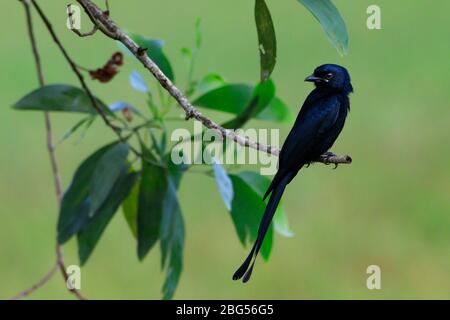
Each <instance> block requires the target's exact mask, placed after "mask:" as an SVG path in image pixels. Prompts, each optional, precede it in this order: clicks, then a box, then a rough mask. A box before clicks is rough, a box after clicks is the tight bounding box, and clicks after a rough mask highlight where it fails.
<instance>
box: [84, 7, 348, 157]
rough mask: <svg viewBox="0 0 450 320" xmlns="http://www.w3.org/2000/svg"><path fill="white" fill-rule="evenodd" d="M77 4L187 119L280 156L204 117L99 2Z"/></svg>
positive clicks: (228, 137) (247, 144)
mask: <svg viewBox="0 0 450 320" xmlns="http://www.w3.org/2000/svg"><path fill="white" fill-rule="evenodd" d="M77 1H78V3H79V4H80V5H81V6H82V7H83V8H84V10H85V11H86V13H87V15H88V16H89V17H90V18H91V20H92V22H93V23H95V24H97V26H98V28H99V30H101V31H102V32H103V33H104V34H105V35H106V36H108V37H110V38H112V39H114V40H118V41H120V42H121V43H122V44H123V45H125V47H127V48H128V50H130V52H131V53H132V54H133V55H134V56H135V57H136V58H137V59H138V60H139V61H140V62H141V63H142V64H143V66H144V67H145V68H146V69H147V70H149V71H150V72H151V73H152V75H153V76H154V77H155V78H156V79H157V80H158V81H159V83H160V84H161V86H162V87H163V88H164V89H166V90H167V92H169V94H170V95H171V96H172V97H173V98H174V99H175V100H176V101H177V103H178V104H179V106H180V107H181V108H183V110H184V111H185V113H186V119H191V118H194V119H196V120H198V121H200V122H201V123H202V124H203V125H204V126H205V127H207V128H209V129H212V130H215V131H217V132H218V133H219V134H220V135H221V136H222V137H223V138H227V139H230V140H233V141H235V142H236V143H238V144H239V145H241V146H244V147H249V148H253V149H256V150H259V151H263V152H266V153H270V154H273V155H278V154H279V152H280V150H279V149H278V148H275V147H272V146H270V145H265V144H261V143H259V142H256V141H253V140H251V139H249V138H248V137H242V136H239V135H237V134H236V133H235V132H234V131H233V130H228V129H225V128H223V127H222V126H220V125H219V124H217V123H216V122H214V121H213V120H211V119H209V118H208V117H206V116H204V115H203V114H202V113H201V112H200V111H198V110H197V109H196V108H195V107H194V106H193V105H192V104H191V103H190V102H189V100H188V99H187V97H186V96H185V95H184V94H183V93H182V92H181V91H180V89H178V88H177V87H176V86H175V85H174V84H173V83H172V82H171V81H170V79H169V78H168V77H167V76H166V75H165V74H164V73H163V72H162V71H161V69H160V68H159V67H158V66H157V65H156V63H155V62H154V61H153V60H152V59H150V58H149V56H148V55H147V54H146V52H145V50H144V49H143V48H140V47H139V46H138V45H137V44H136V42H134V41H133V39H131V38H130V37H129V36H128V35H127V34H126V33H125V32H124V31H123V30H122V29H120V28H119V27H118V26H117V25H116V23H115V22H114V21H113V20H112V19H111V18H110V15H109V14H105V12H103V11H102V10H101V9H100V8H99V7H98V6H97V5H96V4H94V3H93V2H92V1H91V0H77ZM317 162H322V163H325V164H329V163H333V164H348V163H351V158H350V157H349V156H334V157H329V156H328V157H327V156H326V155H324V156H322V157H320V158H319V159H317Z"/></svg>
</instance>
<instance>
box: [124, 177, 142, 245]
mask: <svg viewBox="0 0 450 320" xmlns="http://www.w3.org/2000/svg"><path fill="white" fill-rule="evenodd" d="M138 199H139V183H136V184H135V185H134V186H133V189H132V190H131V192H130V194H129V195H128V197H127V198H126V199H125V201H124V202H123V203H122V211H123V215H124V216H125V220H126V221H127V223H128V226H129V227H130V230H131V233H132V234H133V236H134V237H135V238H137V212H138Z"/></svg>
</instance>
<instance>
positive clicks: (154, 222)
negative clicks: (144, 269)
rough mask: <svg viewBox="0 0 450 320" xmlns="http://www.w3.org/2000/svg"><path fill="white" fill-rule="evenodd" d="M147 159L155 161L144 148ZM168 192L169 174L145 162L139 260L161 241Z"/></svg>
mask: <svg viewBox="0 0 450 320" xmlns="http://www.w3.org/2000/svg"><path fill="white" fill-rule="evenodd" d="M143 155H144V157H145V158H147V159H152V160H155V159H154V157H153V156H152V154H151V153H150V152H149V151H148V150H146V149H145V148H143ZM166 191H167V172H166V171H165V170H164V168H162V167H160V166H158V165H156V164H153V163H150V162H149V161H143V166H142V176H141V183H140V188H139V202H138V225H137V230H138V250H137V251H138V258H139V259H140V260H143V259H144V258H145V256H146V255H147V253H148V252H149V251H150V249H151V248H152V247H153V246H154V245H155V243H156V241H158V239H159V231H160V225H161V219H162V216H163V211H164V198H165V194H166Z"/></svg>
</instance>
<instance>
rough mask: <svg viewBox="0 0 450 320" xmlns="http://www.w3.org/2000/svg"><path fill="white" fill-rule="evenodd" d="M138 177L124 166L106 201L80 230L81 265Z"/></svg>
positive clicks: (79, 252)
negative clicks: (128, 171)
mask: <svg viewBox="0 0 450 320" xmlns="http://www.w3.org/2000/svg"><path fill="white" fill-rule="evenodd" d="M136 178H137V174H136V173H127V169H126V168H122V171H121V174H120V177H119V178H118V179H117V181H116V182H115V183H114V185H113V187H112V189H111V192H110V193H109V194H108V197H107V199H106V200H105V202H104V203H103V204H102V206H101V207H100V208H99V209H98V211H97V212H96V213H95V216H94V217H93V218H92V219H89V221H88V222H87V224H86V225H85V226H84V227H83V228H82V229H81V230H80V231H79V232H78V234H77V240H78V256H79V258H80V264H81V265H84V264H85V263H86V262H87V260H88V259H89V257H90V255H91V253H92V252H93V251H94V248H95V246H96V245H97V243H98V241H99V240H100V237H101V236H102V234H103V232H104V231H105V229H106V227H107V226H108V224H109V222H110V221H111V219H112V217H113V216H114V214H115V213H116V212H117V209H118V208H119V206H120V204H121V203H122V201H124V199H125V198H126V197H127V196H128V194H129V193H130V191H131V190H132V188H133V185H134V184H135V181H136Z"/></svg>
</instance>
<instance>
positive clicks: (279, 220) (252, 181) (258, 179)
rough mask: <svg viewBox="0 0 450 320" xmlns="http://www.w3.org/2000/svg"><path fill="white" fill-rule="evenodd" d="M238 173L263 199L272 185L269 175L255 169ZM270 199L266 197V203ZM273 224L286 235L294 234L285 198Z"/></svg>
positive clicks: (279, 231) (280, 232)
mask: <svg viewBox="0 0 450 320" xmlns="http://www.w3.org/2000/svg"><path fill="white" fill-rule="evenodd" d="M237 175H238V176H239V177H240V178H241V179H242V180H244V181H245V182H246V183H247V184H248V185H249V186H251V187H252V189H253V190H254V191H255V192H256V193H257V194H258V195H259V196H260V197H261V199H262V197H263V196H264V194H265V193H266V190H267V189H268V188H269V185H270V179H269V178H268V177H265V176H262V175H260V174H258V173H256V172H253V171H242V172H239V173H237ZM268 201H269V199H266V203H267V202H268ZM273 225H274V227H275V230H276V231H277V232H278V233H279V234H281V235H283V236H285V237H292V236H293V235H294V233H293V232H292V231H291V230H290V228H289V222H288V219H287V216H286V212H285V210H284V206H283V200H281V201H280V204H279V205H278V208H277V211H275V215H274V217H273Z"/></svg>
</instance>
